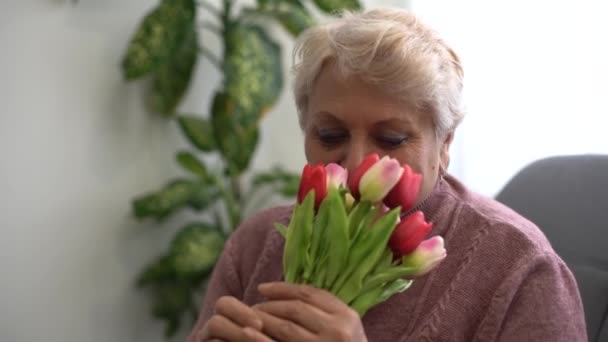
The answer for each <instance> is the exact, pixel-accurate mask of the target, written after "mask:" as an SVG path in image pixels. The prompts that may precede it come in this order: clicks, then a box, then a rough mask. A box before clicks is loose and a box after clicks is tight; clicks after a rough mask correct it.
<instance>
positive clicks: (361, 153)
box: [340, 143, 374, 174]
mask: <svg viewBox="0 0 608 342" xmlns="http://www.w3.org/2000/svg"><path fill="white" fill-rule="evenodd" d="M373 152H374V151H373V150H372V149H369V148H368V147H367V146H366V145H365V144H352V143H351V144H350V145H349V148H348V150H347V151H346V153H345V155H344V158H343V159H342V161H341V162H340V165H341V166H342V167H343V168H345V169H347V170H348V173H349V174H352V173H353V172H354V171H355V169H357V166H359V164H361V162H362V161H363V159H364V158H365V157H366V156H367V155H368V154H370V153H373Z"/></svg>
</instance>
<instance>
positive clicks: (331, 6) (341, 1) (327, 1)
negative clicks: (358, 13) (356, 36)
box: [314, 0, 361, 14]
mask: <svg viewBox="0 0 608 342" xmlns="http://www.w3.org/2000/svg"><path fill="white" fill-rule="evenodd" d="M314 2H315V4H316V5H317V7H319V9H321V10H322V11H323V12H325V13H329V14H336V13H337V12H340V11H342V10H358V9H360V8H361V3H359V1H358V0H314Z"/></svg>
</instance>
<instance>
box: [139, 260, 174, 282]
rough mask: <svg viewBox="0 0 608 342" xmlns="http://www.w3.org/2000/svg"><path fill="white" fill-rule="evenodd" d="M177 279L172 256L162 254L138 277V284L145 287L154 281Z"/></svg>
mask: <svg viewBox="0 0 608 342" xmlns="http://www.w3.org/2000/svg"><path fill="white" fill-rule="evenodd" d="M173 279H175V269H174V267H173V261H172V260H171V257H170V256H166V255H165V256H162V257H160V258H159V259H158V260H156V261H155V262H153V263H152V264H150V265H148V267H146V268H145V269H144V271H143V272H142V273H141V274H140V275H139V277H138V278H137V286H138V287H145V286H148V285H151V284H153V283H159V282H164V281H170V280H173Z"/></svg>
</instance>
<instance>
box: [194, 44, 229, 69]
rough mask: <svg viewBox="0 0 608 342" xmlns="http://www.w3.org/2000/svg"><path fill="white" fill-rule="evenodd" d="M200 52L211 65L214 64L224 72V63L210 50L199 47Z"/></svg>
mask: <svg viewBox="0 0 608 342" xmlns="http://www.w3.org/2000/svg"><path fill="white" fill-rule="evenodd" d="M198 52H200V53H201V55H203V56H205V58H207V60H208V61H209V62H211V64H213V66H215V67H216V68H217V69H218V70H219V71H222V70H223V65H222V64H223V63H222V62H221V61H220V59H219V58H217V56H216V55H214V54H213V52H211V51H210V50H209V49H207V48H205V47H204V46H199V47H198Z"/></svg>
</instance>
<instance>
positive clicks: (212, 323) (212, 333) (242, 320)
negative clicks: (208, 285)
mask: <svg viewBox="0 0 608 342" xmlns="http://www.w3.org/2000/svg"><path fill="white" fill-rule="evenodd" d="M261 330H262V320H261V319H260V317H259V316H258V315H257V314H256V312H254V310H253V309H252V308H250V307H249V306H247V305H245V304H243V303H242V302H240V301H239V300H238V299H236V298H234V297H227V296H226V297H221V298H220V299H218V300H217V302H216V303H215V313H214V315H213V316H211V318H210V319H209V320H208V321H207V323H206V324H205V326H204V327H203V329H201V331H200V332H199V333H198V335H197V337H196V339H195V340H196V342H203V341H230V342H241V341H243V342H245V341H247V342H250V341H255V342H271V341H272V340H271V339H270V338H268V337H266V336H264V334H262V333H261V332H260V331H261Z"/></svg>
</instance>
